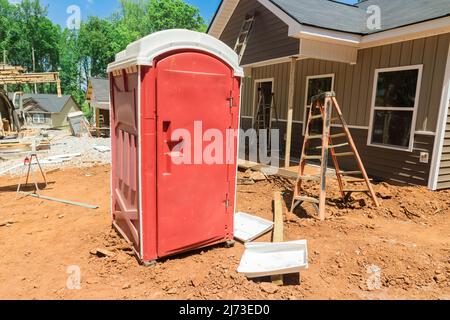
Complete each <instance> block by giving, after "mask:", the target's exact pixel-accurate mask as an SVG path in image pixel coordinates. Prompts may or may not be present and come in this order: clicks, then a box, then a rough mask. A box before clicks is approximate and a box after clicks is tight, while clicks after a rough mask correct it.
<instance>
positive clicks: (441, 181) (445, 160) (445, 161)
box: [438, 102, 450, 189]
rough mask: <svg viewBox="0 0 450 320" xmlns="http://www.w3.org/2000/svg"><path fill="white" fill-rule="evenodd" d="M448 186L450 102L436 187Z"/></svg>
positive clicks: (449, 177) (449, 184) (449, 185)
mask: <svg viewBox="0 0 450 320" xmlns="http://www.w3.org/2000/svg"><path fill="white" fill-rule="evenodd" d="M446 188H450V102H449V106H448V116H447V123H446V126H445V136H444V148H443V149H442V159H441V164H440V168H439V177H438V189H446Z"/></svg>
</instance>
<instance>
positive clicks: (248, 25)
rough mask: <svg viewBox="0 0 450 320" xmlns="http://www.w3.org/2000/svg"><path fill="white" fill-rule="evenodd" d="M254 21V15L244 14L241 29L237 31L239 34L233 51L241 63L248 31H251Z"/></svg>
mask: <svg viewBox="0 0 450 320" xmlns="http://www.w3.org/2000/svg"><path fill="white" fill-rule="evenodd" d="M254 23H255V15H252V16H246V17H245V20H244V22H243V23H242V26H241V31H240V32H239V36H238V38H237V40H236V45H235V46H234V51H235V52H236V53H237V54H238V56H239V63H241V60H242V57H243V56H244V53H245V49H246V48H247V43H248V39H249V38H250V33H251V32H252V29H253V24H254Z"/></svg>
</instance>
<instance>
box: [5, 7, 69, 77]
mask: <svg viewBox="0 0 450 320" xmlns="http://www.w3.org/2000/svg"><path fill="white" fill-rule="evenodd" d="M16 6H17V7H16V10H15V22H14V26H13V27H12V28H10V34H11V36H10V40H9V43H8V48H7V50H8V51H9V54H8V57H9V59H8V60H9V61H10V63H11V64H14V65H21V66H24V67H27V68H28V69H29V70H33V50H34V56H35V67H36V68H35V69H36V71H56V70H57V68H58V62H59V61H58V60H59V55H58V43H59V39H60V33H61V31H60V27H59V26H57V25H55V24H53V23H52V21H50V19H48V18H47V8H46V7H43V6H42V5H41V4H40V2H39V0H23V1H22V2H21V3H20V4H18V5H16Z"/></svg>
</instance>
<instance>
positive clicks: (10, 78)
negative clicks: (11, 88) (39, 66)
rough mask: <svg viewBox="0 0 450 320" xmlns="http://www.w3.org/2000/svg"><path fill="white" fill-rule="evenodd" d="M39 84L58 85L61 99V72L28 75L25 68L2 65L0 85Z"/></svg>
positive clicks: (57, 89) (0, 66)
mask: <svg viewBox="0 0 450 320" xmlns="http://www.w3.org/2000/svg"><path fill="white" fill-rule="evenodd" d="M39 83H56V91H57V94H58V97H61V95H62V92H61V80H60V78H59V72H42V73H35V72H33V73H26V68H24V67H20V66H11V65H5V64H0V85H14V84H19V85H24V84H39Z"/></svg>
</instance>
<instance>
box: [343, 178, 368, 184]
mask: <svg viewBox="0 0 450 320" xmlns="http://www.w3.org/2000/svg"><path fill="white" fill-rule="evenodd" d="M369 181H373V179H369ZM345 182H347V183H355V182H366V179H347V180H345Z"/></svg>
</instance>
